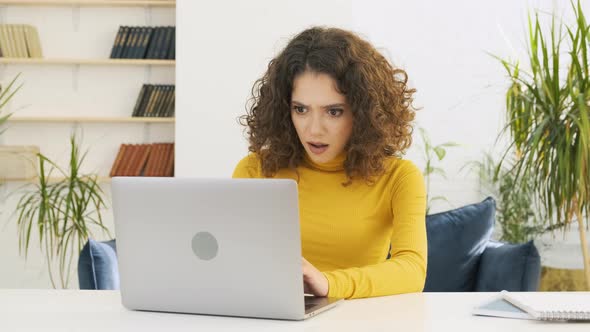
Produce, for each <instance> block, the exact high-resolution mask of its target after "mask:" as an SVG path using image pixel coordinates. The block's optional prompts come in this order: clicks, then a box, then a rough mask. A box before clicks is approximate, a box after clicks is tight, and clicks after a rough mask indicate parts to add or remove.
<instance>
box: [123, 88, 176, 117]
mask: <svg viewBox="0 0 590 332" xmlns="http://www.w3.org/2000/svg"><path fill="white" fill-rule="evenodd" d="M174 90H175V88H174V85H170V84H144V85H143V86H142V87H141V89H140V90H139V94H138V96H137V100H136V101H135V106H134V107H133V113H132V114H131V116H134V117H161V118H169V117H173V116H174V98H175V93H174Z"/></svg>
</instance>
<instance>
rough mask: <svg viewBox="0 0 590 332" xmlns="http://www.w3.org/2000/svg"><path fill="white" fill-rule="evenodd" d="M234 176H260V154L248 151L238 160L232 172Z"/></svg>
mask: <svg viewBox="0 0 590 332" xmlns="http://www.w3.org/2000/svg"><path fill="white" fill-rule="evenodd" d="M232 177H234V178H258V177H261V167H260V156H259V155H258V154H257V153H253V152H250V153H248V155H247V156H246V157H244V158H242V160H240V161H239V162H238V164H237V165H236V168H235V169H234V173H233V175H232Z"/></svg>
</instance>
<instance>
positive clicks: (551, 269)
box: [535, 222, 590, 291]
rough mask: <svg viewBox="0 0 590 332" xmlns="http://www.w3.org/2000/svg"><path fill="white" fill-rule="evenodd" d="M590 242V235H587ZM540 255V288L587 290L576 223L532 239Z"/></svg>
mask: <svg viewBox="0 0 590 332" xmlns="http://www.w3.org/2000/svg"><path fill="white" fill-rule="evenodd" d="M587 238H588V240H589V241H590V236H589V234H587ZM535 245H536V247H537V248H538V250H539V254H540V255H541V265H542V271H541V283H540V285H539V290H540V291H588V290H590V289H588V287H587V286H586V281H585V277H584V258H583V256H582V253H581V250H580V235H579V233H578V224H577V223H576V222H574V223H572V224H571V225H569V226H568V227H567V228H566V229H563V230H556V231H555V233H554V234H550V233H547V234H544V235H543V236H541V237H539V238H538V239H536V240H535Z"/></svg>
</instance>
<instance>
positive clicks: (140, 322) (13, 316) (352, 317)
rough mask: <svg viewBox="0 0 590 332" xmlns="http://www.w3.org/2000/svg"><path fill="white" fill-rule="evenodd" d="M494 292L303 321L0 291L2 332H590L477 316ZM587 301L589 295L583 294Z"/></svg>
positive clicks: (411, 299) (384, 304)
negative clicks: (473, 311) (145, 309)
mask: <svg viewBox="0 0 590 332" xmlns="http://www.w3.org/2000/svg"><path fill="white" fill-rule="evenodd" d="M491 296H493V294H492V293H421V294H405V295H397V296H389V297H381V298H372V299H362V300H351V301H345V302H344V303H341V304H340V305H338V306H337V307H336V308H334V309H331V310H329V311H327V312H324V313H321V314H319V315H318V316H315V317H313V318H311V319H309V320H306V321H300V322H291V321H274V320H263V319H249V318H232V317H215V316H200V315H187V314H168V313H154V312H137V311H129V310H127V309H125V308H123V307H122V306H121V303H120V295H119V292H116V291H56V290H0V331H7V332H8V331H101V332H113V331H198V332H204V331H236V330H240V331H243V330H246V331H278V332H280V331H306V332H315V331H318V332H319V331H322V332H323V331H360V332H368V331H400V332H401V331H403V332H406V331H407V332H411V331H452V332H462V331H465V332H467V331H468V332H482V331H500V332H508V331H568V332H569V331H572V332H573V331H585V332H588V331H590V324H588V323H547V322H538V321H528V320H515V319H506V318H491V317H478V316H472V315H471V314H470V311H471V308H472V307H474V306H476V305H478V304H480V303H481V302H482V301H485V300H487V299H489V298H490V297H491ZM588 296H589V300H590V292H588Z"/></svg>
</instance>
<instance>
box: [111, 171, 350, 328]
mask: <svg viewBox="0 0 590 332" xmlns="http://www.w3.org/2000/svg"><path fill="white" fill-rule="evenodd" d="M112 194H113V210H114V216H115V235H116V238H117V255H118V259H119V273H120V278H121V284H120V286H121V298H122V302H123V305H124V306H125V307H127V308H129V309H132V310H148V311H164V312H178V313H196V314H209V315H224V316H241V317H257V318H273V319H289V320H301V319H305V318H308V317H311V316H313V315H315V314H317V313H319V312H322V311H324V310H327V309H329V308H331V307H333V306H334V305H335V304H336V303H337V302H338V301H339V299H332V298H321V297H309V296H304V293H303V276H302V267H301V264H302V262H301V240H300V228H299V207H298V193H297V184H296V182H295V181H293V180H282V179H272V180H271V179H191V178H149V177H115V178H113V181H112Z"/></svg>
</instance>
